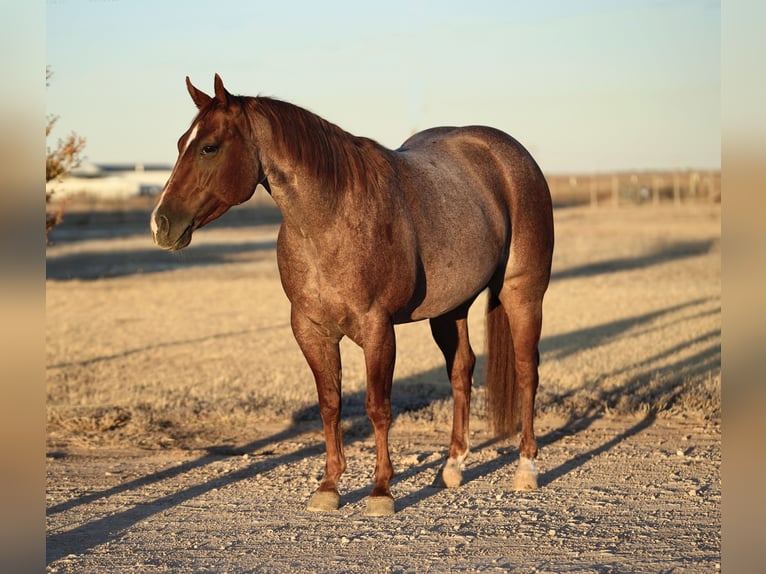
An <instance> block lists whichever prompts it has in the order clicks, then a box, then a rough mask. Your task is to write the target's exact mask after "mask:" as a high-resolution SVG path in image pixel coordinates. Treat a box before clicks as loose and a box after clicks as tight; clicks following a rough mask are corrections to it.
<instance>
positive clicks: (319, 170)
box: [244, 96, 393, 204]
mask: <svg viewBox="0 0 766 574" xmlns="http://www.w3.org/2000/svg"><path fill="white" fill-rule="evenodd" d="M244 105H245V108H246V109H247V110H248V112H251V113H255V114H258V115H260V116H262V117H264V118H266V120H267V121H268V122H269V124H270V126H271V131H272V139H273V142H274V144H275V146H276V147H277V149H278V150H279V152H280V153H281V154H283V157H286V158H290V159H291V161H293V162H295V163H296V164H299V165H301V166H302V167H303V168H304V169H306V170H307V172H308V173H309V174H310V175H311V176H312V177H313V178H315V179H316V181H317V182H319V186H318V188H319V191H320V193H322V194H323V195H326V197H327V199H328V200H329V201H330V202H331V203H332V204H335V203H336V202H337V200H338V199H340V197H342V196H343V195H344V194H346V193H354V194H362V195H369V194H373V195H377V192H379V191H380V190H381V188H382V184H383V182H384V181H387V180H389V181H390V177H391V175H392V173H393V168H392V166H391V165H390V163H389V161H388V158H387V154H386V151H387V150H386V149H385V148H384V147H383V146H381V145H380V144H379V143H377V142H376V141H374V140H371V139H369V138H364V137H358V136H354V135H352V134H350V133H348V132H346V131H344V130H343V129H341V128H340V127H338V126H337V125H335V124H333V123H331V122H328V121H327V120H325V119H324V118H322V117H320V116H318V115H317V114H314V113H313V112H310V111H308V110H306V109H304V108H301V107H299V106H296V105H293V104H290V103H288V102H284V101H282V100H277V99H273V98H266V97H260V96H259V97H256V98H246V101H245V103H244Z"/></svg>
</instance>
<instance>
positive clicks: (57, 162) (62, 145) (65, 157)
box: [45, 66, 85, 242]
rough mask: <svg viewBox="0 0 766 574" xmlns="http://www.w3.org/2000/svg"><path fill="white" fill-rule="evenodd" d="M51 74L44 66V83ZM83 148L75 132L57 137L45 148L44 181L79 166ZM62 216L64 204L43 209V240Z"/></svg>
mask: <svg viewBox="0 0 766 574" xmlns="http://www.w3.org/2000/svg"><path fill="white" fill-rule="evenodd" d="M51 76H53V71H52V70H51V69H50V66H46V68H45V85H46V86H47V85H48V81H49V80H50V79H51ZM58 119H59V118H58V116H53V115H49V116H48V123H47V124H46V126H45V138H46V139H47V138H48V136H49V135H50V133H51V130H52V129H53V126H54V125H55V124H56V122H57V121H58ZM83 149H85V138H83V137H80V136H78V135H77V134H76V133H74V132H72V133H70V134H69V135H68V136H67V137H66V138H64V139H59V140H58V143H57V145H56V148H55V149H53V150H51V148H50V147H47V148H46V152H47V153H46V158H45V183H48V182H49V181H52V180H61V178H63V177H64V176H65V175H66V174H68V173H69V172H70V171H72V170H73V169H75V168H77V167H79V166H80V164H81V163H82V155H81V154H82V151H83ZM53 193H54V190H53V189H50V190H48V189H46V191H45V204H46V205H47V204H48V203H49V202H50V200H51V197H52V196H53ZM63 216H64V206H63V205H61V206H59V208H58V209H56V210H54V211H50V212H49V211H48V210H47V209H46V210H45V240H46V242H47V241H48V233H49V232H50V230H51V229H53V228H54V227H55V226H56V225H58V224H59V223H61V221H62V219H63Z"/></svg>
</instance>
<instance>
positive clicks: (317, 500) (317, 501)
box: [306, 490, 340, 512]
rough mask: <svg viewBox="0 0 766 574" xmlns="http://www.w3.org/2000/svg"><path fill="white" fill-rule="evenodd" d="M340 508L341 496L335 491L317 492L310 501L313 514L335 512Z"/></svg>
mask: <svg viewBox="0 0 766 574" xmlns="http://www.w3.org/2000/svg"><path fill="white" fill-rule="evenodd" d="M339 507H340V494H338V492H337V491H335V490H317V491H316V492H315V493H314V494H313V495H312V496H311V499H310V500H309V503H308V506H307V507H306V509H307V510H309V511H311V512H334V511H336V510H338V508H339Z"/></svg>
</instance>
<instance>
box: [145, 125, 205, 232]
mask: <svg viewBox="0 0 766 574" xmlns="http://www.w3.org/2000/svg"><path fill="white" fill-rule="evenodd" d="M198 130H199V124H195V125H194V127H193V128H192V130H191V132H189V137H188V138H186V143H185V144H184V147H183V149H182V150H181V153H180V154H179V155H178V159H179V160H180V159H181V158H182V157H183V155H184V154H185V153H186V151H187V150H188V149H189V147H190V146H191V145H192V143H194V140H195V139H197V131H198ZM176 165H178V163H177V162H176ZM175 172H176V169H175V167H173V171H172V172H170V177H169V178H168V184H169V183H170V182H171V181H172V180H173V175H174V174H175ZM167 187H168V185H167V184H166V185H165V188H166V189H167ZM164 198H165V192H164V191H163V192H162V194H161V195H160V199H159V201H158V202H157V207H155V208H154V213H152V218H151V222H150V227H151V229H152V234H153V235H157V218H156V217H155V214H156V213H157V210H158V209H159V208H160V205H162V200H163V199H164Z"/></svg>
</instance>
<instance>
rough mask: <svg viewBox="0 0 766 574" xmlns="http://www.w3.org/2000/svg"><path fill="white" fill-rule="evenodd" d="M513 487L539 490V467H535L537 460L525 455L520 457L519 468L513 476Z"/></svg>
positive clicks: (515, 488)
mask: <svg viewBox="0 0 766 574" xmlns="http://www.w3.org/2000/svg"><path fill="white" fill-rule="evenodd" d="M513 489H514V490H537V468H536V467H535V461H533V460H532V459H530V458H526V457H523V456H522V457H521V458H520V459H519V468H518V469H517V470H516V474H515V475H514V477H513Z"/></svg>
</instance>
